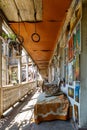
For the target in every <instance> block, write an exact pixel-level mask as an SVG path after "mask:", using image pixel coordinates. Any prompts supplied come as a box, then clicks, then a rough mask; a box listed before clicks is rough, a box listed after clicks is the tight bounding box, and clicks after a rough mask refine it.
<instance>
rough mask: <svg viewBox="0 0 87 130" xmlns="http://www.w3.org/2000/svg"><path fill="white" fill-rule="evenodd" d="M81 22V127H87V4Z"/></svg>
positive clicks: (84, 5)
mask: <svg viewBox="0 0 87 130" xmlns="http://www.w3.org/2000/svg"><path fill="white" fill-rule="evenodd" d="M82 12H83V13H82V20H81V44H82V48H81V50H82V52H81V59H80V60H81V61H80V62H81V63H80V70H81V71H80V76H81V77H80V80H81V91H80V127H84V126H85V125H87V3H85V4H83V10H82Z"/></svg>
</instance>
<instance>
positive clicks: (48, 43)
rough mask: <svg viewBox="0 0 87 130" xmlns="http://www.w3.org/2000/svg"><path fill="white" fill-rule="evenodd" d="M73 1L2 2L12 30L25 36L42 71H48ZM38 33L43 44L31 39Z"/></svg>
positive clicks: (14, 0) (25, 44) (24, 44)
mask: <svg viewBox="0 0 87 130" xmlns="http://www.w3.org/2000/svg"><path fill="white" fill-rule="evenodd" d="M71 2H72V0H0V8H1V10H2V11H3V13H4V15H5V16H6V18H7V20H8V23H9V25H10V27H11V28H12V30H13V31H14V32H15V33H16V34H19V32H20V35H22V36H23V38H24V43H23V46H24V48H25V49H26V51H27V52H28V53H29V54H30V56H31V57H32V59H33V60H34V61H35V63H36V64H37V66H38V67H39V69H47V67H48V65H49V61H50V60H51V58H52V56H53V53H54V49H55V47H56V44H57V41H58V38H59V35H60V32H61V30H62V27H63V24H64V22H65V21H64V20H65V18H66V15H67V12H68V9H69V7H70V4H71ZM18 12H19V14H20V15H18ZM35 13H36V15H35ZM19 16H20V17H19ZM19 22H20V24H19ZM19 25H20V30H19ZM35 32H36V33H38V34H39V36H40V41H39V42H34V41H33V40H32V38H31V36H32V34H33V33H35ZM34 39H35V40H36V39H37V37H34Z"/></svg>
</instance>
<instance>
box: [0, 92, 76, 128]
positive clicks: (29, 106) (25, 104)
mask: <svg viewBox="0 0 87 130" xmlns="http://www.w3.org/2000/svg"><path fill="white" fill-rule="evenodd" d="M38 95H39V92H38V91H37V92H36V93H35V94H34V95H30V96H27V97H26V98H25V99H24V100H23V101H22V102H20V103H18V104H16V105H15V106H14V108H13V109H12V110H11V111H10V112H9V113H8V114H7V115H5V117H4V118H2V119H0V130H76V128H75V127H74V124H73V123H72V122H71V121H69V120H68V121H60V120H55V121H49V122H42V123H40V124H39V125H37V124H35V123H34V122H33V121H32V117H33V107H34V104H35V103H36V101H37V96H38Z"/></svg>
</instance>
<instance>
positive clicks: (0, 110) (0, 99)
mask: <svg viewBox="0 0 87 130" xmlns="http://www.w3.org/2000/svg"><path fill="white" fill-rule="evenodd" d="M1 35H2V18H1V17H0V36H1ZM2 114H3V93H2V40H1V39H0V116H1V115H2Z"/></svg>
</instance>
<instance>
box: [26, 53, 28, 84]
mask: <svg viewBox="0 0 87 130" xmlns="http://www.w3.org/2000/svg"><path fill="white" fill-rule="evenodd" d="M26 82H28V55H26Z"/></svg>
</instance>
